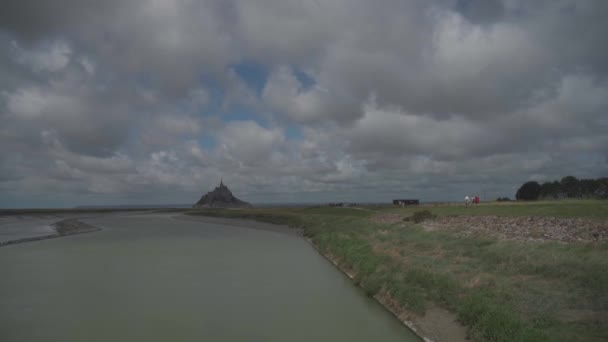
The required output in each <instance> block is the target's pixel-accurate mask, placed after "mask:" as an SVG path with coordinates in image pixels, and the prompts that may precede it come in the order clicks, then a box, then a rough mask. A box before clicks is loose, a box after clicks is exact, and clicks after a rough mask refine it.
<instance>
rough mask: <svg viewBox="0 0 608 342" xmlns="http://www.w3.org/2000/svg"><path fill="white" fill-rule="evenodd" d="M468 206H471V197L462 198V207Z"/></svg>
mask: <svg viewBox="0 0 608 342" xmlns="http://www.w3.org/2000/svg"><path fill="white" fill-rule="evenodd" d="M469 204H471V197H469V196H464V206H465V207H468V206H469Z"/></svg>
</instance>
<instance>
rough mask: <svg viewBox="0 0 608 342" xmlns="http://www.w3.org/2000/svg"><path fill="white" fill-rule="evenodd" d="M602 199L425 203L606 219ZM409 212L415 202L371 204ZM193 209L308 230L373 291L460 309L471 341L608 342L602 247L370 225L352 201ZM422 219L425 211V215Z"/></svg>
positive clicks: (445, 209)
mask: <svg viewBox="0 0 608 342" xmlns="http://www.w3.org/2000/svg"><path fill="white" fill-rule="evenodd" d="M607 205H608V202H601V201H565V202H539V203H524V204H520V203H517V204H485V205H479V206H477V207H472V208H471V207H469V208H465V207H464V206H435V207H425V208H424V209H428V210H429V211H430V212H431V213H432V215H505V216H546V215H549V216H556V217H585V218H597V219H606V218H607V217H606V215H607V212H608V210H606V209H607V207H606V206H607ZM371 209H372V210H377V211H381V212H393V213H400V214H403V215H404V216H412V214H413V213H414V211H415V209H412V208H371ZM190 214H194V215H211V216H222V217H234V218H247V219H255V220H259V221H264V222H271V223H279V224H287V225H290V226H295V227H300V228H304V234H305V235H306V236H308V237H310V238H311V239H312V241H313V243H314V244H315V245H316V246H317V247H318V248H319V249H320V250H321V251H323V252H324V253H326V254H327V255H331V256H332V257H333V258H334V259H337V260H338V261H339V263H340V265H341V266H342V267H344V268H345V269H348V270H352V272H353V273H354V274H355V281H356V282H357V284H358V285H359V286H361V287H362V288H363V289H364V290H365V292H366V293H367V294H368V295H370V296H374V295H377V294H379V293H386V292H388V293H389V294H390V295H391V297H392V298H393V299H395V300H396V301H397V302H398V303H399V304H400V305H401V306H402V307H404V308H406V309H407V310H410V311H413V312H417V313H419V314H423V313H424V312H425V310H426V309H427V308H428V307H430V306H431V305H436V306H441V307H444V308H446V309H448V310H450V311H452V312H453V313H455V314H456V315H457V316H458V319H459V320H460V321H461V322H462V323H463V324H464V325H466V326H467V328H468V331H469V334H470V336H471V337H472V338H473V340H476V341H605V340H608V319H607V317H608V272H606V270H608V244H606V243H597V244H582V243H573V244H567V245H566V244H559V243H553V242H546V243H535V244H530V243H524V242H516V241H501V240H497V239H494V238H491V237H483V236H466V237H463V236H461V235H458V234H457V231H453V230H450V231H449V232H447V231H425V230H424V229H422V228H420V227H418V226H417V225H415V224H414V223H413V222H403V223H398V224H394V225H388V224H380V223H374V222H373V221H371V220H369V218H370V217H371V216H373V215H375V214H377V213H375V212H370V211H363V210H357V209H348V208H327V207H323V208H295V209H248V210H202V211H193V212H190ZM427 216H428V215H427Z"/></svg>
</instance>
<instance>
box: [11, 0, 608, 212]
mask: <svg viewBox="0 0 608 342" xmlns="http://www.w3.org/2000/svg"><path fill="white" fill-rule="evenodd" d="M34 7H35V8H36V9H37V10H36V11H32V10H31V8H34ZM606 13H608V5H607V3H606V2H605V1H600V0H586V1H574V0H572V1H570V0H562V1H536V2H530V1H521V0H492V1H481V0H433V1H427V0H414V1H406V2H404V1H398V0H383V1H380V2H373V3H372V2H369V1H363V0H349V1H346V0H344V1H342V0H339V1H334V2H319V1H315V0H310V1H291V0H290V1H285V0H254V1H251V0H228V1H220V0H205V1H193V0H186V1H182V0H171V1H158V0H135V1H129V2H124V1H114V0H111V1H103V2H94V1H76V0H59V1H54V2H53V3H46V2H45V3H39V2H37V1H31V0H25V1H19V2H12V3H10V4H6V5H5V6H4V7H3V11H1V12H0V45H2V46H3V47H4V48H3V49H1V50H0V122H1V124H0V144H2V146H3V147H4V149H3V151H4V153H2V154H1V155H0V189H2V191H3V194H6V196H5V198H6V199H0V206H10V205H16V204H14V203H20V204H22V205H27V203H38V205H44V204H45V203H47V204H48V203H51V202H50V201H51V200H49V198H52V197H53V196H54V195H55V194H56V193H59V192H60V193H61V194H62V195H61V196H59V197H58V198H61V201H63V202H62V203H63V204H65V205H70V204H77V203H81V202H83V201H85V202H91V201H92V202H100V203H101V202H104V201H105V202H112V201H123V202H140V203H141V202H145V201H150V200H151V199H153V202H189V201H194V200H195V199H196V198H197V197H198V196H200V192H203V190H207V189H208V188H210V187H212V186H214V185H215V184H216V183H217V180H218V179H219V178H220V177H224V178H225V179H226V180H227V182H229V183H228V184H230V185H231V186H232V187H233V188H235V189H238V191H237V193H239V194H241V193H242V195H241V197H244V198H245V199H249V200H252V201H254V202H255V201H282V200H289V201H306V200H312V201H317V200H319V201H323V200H357V201H360V200H365V199H368V200H386V199H390V198H391V196H402V195H405V194H407V195H408V196H411V197H420V198H423V199H451V198H453V199H460V198H461V194H462V193H470V192H472V191H473V190H474V191H477V192H481V190H482V189H484V191H486V192H490V193H491V194H492V196H499V195H500V196H510V195H512V192H513V191H514V189H513V188H514V187H516V186H518V185H519V184H520V183H521V182H523V181H525V180H528V179H537V180H545V179H553V178H560V177H562V176H565V175H568V174H573V175H575V176H577V177H599V176H605V175H606V173H607V172H608V160H607V158H608V155H607V154H606V151H608V140H607V138H606V134H605V133H604V132H605V131H606V129H607V128H608V121H606V118H605V117H606V115H605V114H606V111H607V109H608V101H607V100H606V99H608V77H607V76H608V48H607V47H606V44H605V43H604V40H605V37H606V35H607V34H608V25H606V22H605V16H606ZM243 66H255V69H256V70H257V69H259V70H258V71H259V72H257V73H255V74H256V75H254V76H252V75H249V74H247V73H246V72H245V73H243V72H242V69H243V68H242V67H243ZM201 189H202V190H201Z"/></svg>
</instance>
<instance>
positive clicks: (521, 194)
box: [515, 181, 540, 201]
mask: <svg viewBox="0 0 608 342" xmlns="http://www.w3.org/2000/svg"><path fill="white" fill-rule="evenodd" d="M539 195H540V184H538V182H535V181H530V182H526V183H524V184H523V185H522V186H521V187H520V188H519V190H517V193H516V194H515V199H517V200H518V201H519V200H524V201H535V200H537V199H538V196H539Z"/></svg>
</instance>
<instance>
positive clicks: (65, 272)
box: [0, 216, 418, 342]
mask: <svg viewBox="0 0 608 342" xmlns="http://www.w3.org/2000/svg"><path fill="white" fill-rule="evenodd" d="M87 222H89V223H91V224H94V225H97V226H99V227H102V228H104V230H103V231H101V232H96V233H89V234H81V235H75V236H70V237H64V238H59V239H52V240H44V241H37V242H29V243H24V244H18V245H12V246H7V247H2V248H0V270H1V271H2V275H1V279H0V341H2V342H10V341H147V342H148V341H282V342H283V341H349V342H353V341H418V339H417V338H416V337H415V336H414V335H413V334H412V333H411V332H410V331H409V330H408V329H407V328H406V327H404V326H403V325H402V324H401V323H399V322H398V321H397V320H396V319H395V318H394V317H392V316H391V315H390V314H389V313H387V312H386V311H385V310H384V309H383V308H382V307H380V306H379V305H378V304H377V303H376V302H374V301H373V300H371V299H369V298H367V297H365V295H364V294H363V293H362V292H361V291H360V290H359V289H358V288H356V287H355V286H353V284H352V283H351V281H350V280H349V279H348V278H346V277H345V276H344V275H342V274H341V273H340V272H339V271H337V270H336V269H335V268H334V266H333V265H331V264H330V263H329V262H328V261H327V260H325V259H323V258H322V257H321V256H319V255H318V254H317V252H316V251H315V250H314V249H313V248H311V247H310V246H309V245H308V244H307V243H306V242H305V241H303V240H302V239H301V238H298V237H297V236H292V235H288V234H284V233H278V232H272V231H264V230H258V229H248V228H243V227H234V226H226V225H220V224H210V223H201V222H192V221H185V220H176V219H174V218H171V217H169V216H148V217H146V216H138V217H113V218H109V217H108V218H99V219H91V220H88V221H87Z"/></svg>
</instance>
